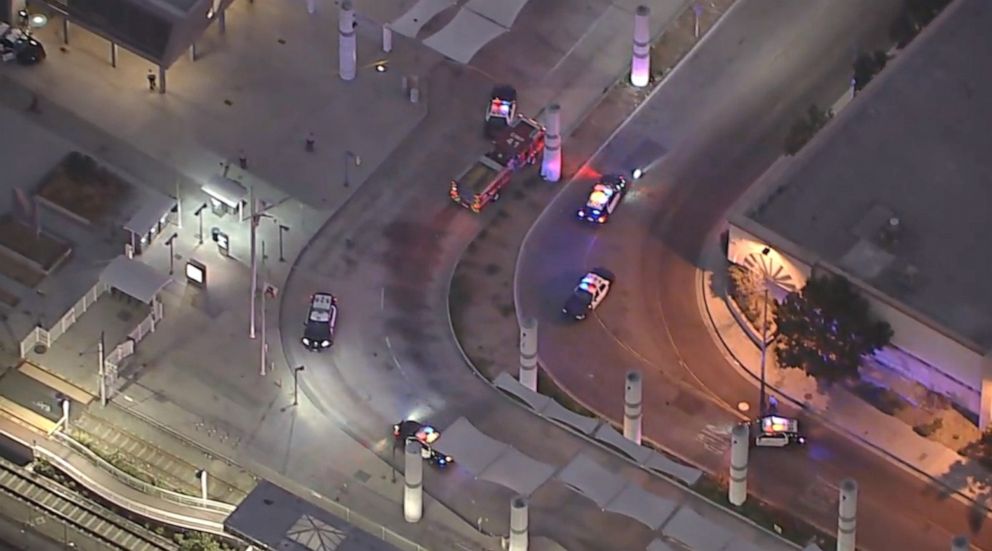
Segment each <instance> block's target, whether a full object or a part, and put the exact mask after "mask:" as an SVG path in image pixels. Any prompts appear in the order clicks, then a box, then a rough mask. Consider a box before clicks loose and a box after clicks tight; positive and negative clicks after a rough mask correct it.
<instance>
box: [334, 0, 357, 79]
mask: <svg viewBox="0 0 992 551" xmlns="http://www.w3.org/2000/svg"><path fill="white" fill-rule="evenodd" d="M357 63H358V57H357V53H356V50H355V8H354V6H353V5H352V3H351V0H344V2H341V9H340V10H339V11H338V74H339V75H340V76H341V80H354V78H355V65H356V64H357Z"/></svg>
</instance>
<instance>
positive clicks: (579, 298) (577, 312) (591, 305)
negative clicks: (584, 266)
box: [561, 268, 614, 320]
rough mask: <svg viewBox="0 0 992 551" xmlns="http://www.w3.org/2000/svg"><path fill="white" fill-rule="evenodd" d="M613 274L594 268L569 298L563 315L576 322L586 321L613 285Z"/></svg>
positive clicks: (562, 310) (583, 277)
mask: <svg viewBox="0 0 992 551" xmlns="http://www.w3.org/2000/svg"><path fill="white" fill-rule="evenodd" d="M613 279H614V277H613V274H612V273H610V272H609V271H607V270H605V269H603V268H594V269H593V270H592V271H590V272H589V273H587V274H586V275H584V276H582V279H581V280H580V281H579V284H578V285H577V286H576V287H575V290H573V291H572V296H570V297H568V300H567V301H566V302H565V306H564V307H563V308H562V309H561V313H562V314H564V315H565V316H566V317H568V318H572V319H574V320H584V319H586V316H587V315H588V314H589V312H591V311H593V310H595V309H596V307H597V306H599V304H600V303H601V302H603V299H604V298H606V295H607V293H609V292H610V287H611V286H612V285H613Z"/></svg>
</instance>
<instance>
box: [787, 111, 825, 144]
mask: <svg viewBox="0 0 992 551" xmlns="http://www.w3.org/2000/svg"><path fill="white" fill-rule="evenodd" d="M833 116H834V113H833V111H831V110H830V109H825V110H824V109H820V108H819V107H817V106H816V105H810V106H809V109H808V110H807V111H806V114H805V116H804V117H802V118H801V119H799V120H797V121H796V122H795V123H794V124H793V125H792V128H790V129H789V133H788V134H786V136H785V154H786V155H795V154H796V153H799V150H800V149H802V148H803V146H804V145H806V142H808V141H810V140H812V139H813V136H814V135H816V133H817V132H819V131H820V129H821V128H823V127H824V126H825V125H826V124H827V122H828V121H829V120H830V119H832V118H833Z"/></svg>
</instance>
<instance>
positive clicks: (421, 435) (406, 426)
mask: <svg viewBox="0 0 992 551" xmlns="http://www.w3.org/2000/svg"><path fill="white" fill-rule="evenodd" d="M440 436H441V433H440V432H439V431H438V430H437V429H435V428H434V427H432V426H430V425H425V424H423V423H421V422H419V421H413V420H411V419H407V420H405V421H400V422H399V423H396V424H395V425H393V438H395V439H396V444H397V445H399V444H400V443H402V442H406V441H408V440H416V441H417V442H419V443H420V457H422V458H423V459H424V460H425V461H427V462H428V463H430V464H431V465H434V466H436V467H439V468H444V467H447V466H448V465H450V464H452V463H454V462H455V460H454V458H452V457H451V456H450V455H447V454H443V453H441V452H439V451H438V450H437V449H435V448H433V447H432V446H431V444H433V443H434V442H435V441H436V440H437V439H438V437H440Z"/></svg>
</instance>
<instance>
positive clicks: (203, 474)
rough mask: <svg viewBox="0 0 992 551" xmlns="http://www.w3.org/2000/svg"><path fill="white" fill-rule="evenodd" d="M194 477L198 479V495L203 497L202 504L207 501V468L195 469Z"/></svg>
mask: <svg viewBox="0 0 992 551" xmlns="http://www.w3.org/2000/svg"><path fill="white" fill-rule="evenodd" d="M196 478H198V479H199V480H200V497H202V498H203V504H204V505H206V503H207V470H206V469H197V470H196Z"/></svg>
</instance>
